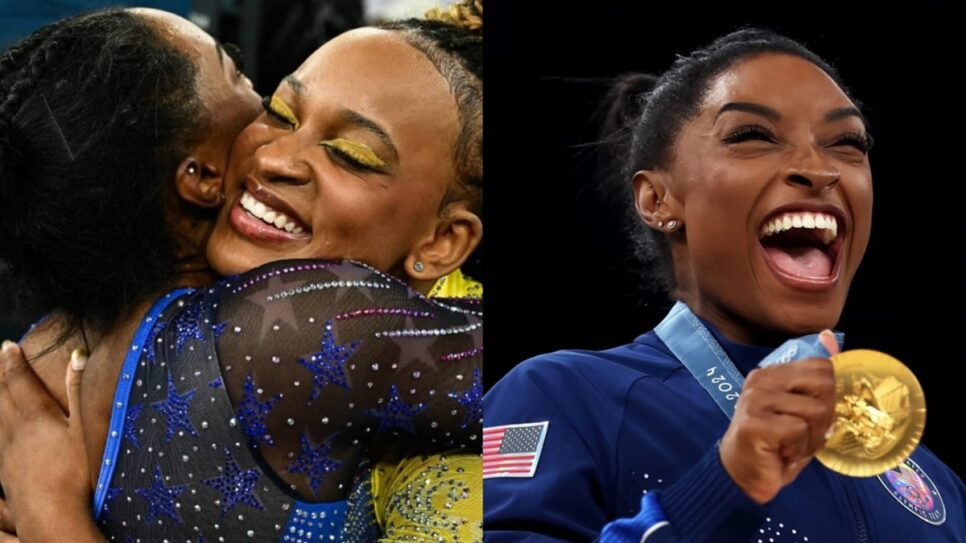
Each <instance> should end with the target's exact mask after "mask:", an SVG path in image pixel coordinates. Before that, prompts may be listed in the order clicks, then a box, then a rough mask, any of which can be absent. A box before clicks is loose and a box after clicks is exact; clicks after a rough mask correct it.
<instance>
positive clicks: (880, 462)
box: [760, 334, 926, 477]
mask: <svg viewBox="0 0 966 543" xmlns="http://www.w3.org/2000/svg"><path fill="white" fill-rule="evenodd" d="M824 337H826V338H827V337H829V336H828V335H827V334H826V335H824ZM818 338H819V336H807V337H804V338H799V339H794V340H790V341H788V342H786V343H785V344H784V345H782V346H781V347H780V348H779V349H777V350H776V351H775V352H774V353H772V355H770V356H769V357H767V358H766V359H765V360H763V361H762V363H761V364H760V367H769V366H772V365H775V364H781V363H787V362H791V361H794V360H798V359H800V358H802V357H809V356H828V354H829V353H835V354H832V356H831V361H832V368H833V370H834V373H835V418H834V422H833V424H832V426H831V427H830V428H829V432H828V434H827V435H826V437H827V441H826V443H825V447H823V448H822V449H821V450H819V451H818V453H817V454H816V457H817V458H818V460H819V462H821V463H822V464H824V465H825V466H826V467H827V468H829V469H830V470H832V471H835V472H838V473H841V474H843V475H849V476H853V477H871V476H874V475H879V474H880V473H884V472H885V471H887V470H890V469H892V468H895V467H896V466H898V465H899V464H901V463H902V461H903V460H905V459H906V458H908V457H909V455H910V454H912V451H913V450H914V449H915V448H916V446H917V445H918V444H919V440H920V439H921V437H922V432H923V429H924V428H925V424H926V401H925V397H924V396H923V391H922V387H921V386H920V385H919V381H918V380H916V377H915V375H913V373H912V371H910V370H909V368H907V367H906V366H904V365H903V364H902V363H901V362H899V361H898V360H896V359H895V358H892V357H891V356H889V355H887V354H884V353H880V352H877V351H871V350H865V349H858V350H853V351H846V352H844V353H838V352H837V351H838V349H837V347H838V345H832V344H830V343H827V340H826V343H827V344H826V345H823V344H822V343H823V342H822V341H821V340H819V339H818ZM830 347H834V350H833V349H832V348H830ZM823 350H824V352H822V351H823Z"/></svg>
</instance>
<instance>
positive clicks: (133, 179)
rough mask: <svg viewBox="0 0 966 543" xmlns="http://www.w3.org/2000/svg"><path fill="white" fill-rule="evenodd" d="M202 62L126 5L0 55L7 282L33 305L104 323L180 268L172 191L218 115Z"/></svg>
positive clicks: (0, 238)
mask: <svg viewBox="0 0 966 543" xmlns="http://www.w3.org/2000/svg"><path fill="white" fill-rule="evenodd" d="M196 71H197V68H196V66H195V64H194V63H193V62H192V61H191V59H190V58H188V57H187V56H186V55H184V54H183V53H181V52H180V51H178V50H177V49H176V48H175V47H174V46H173V45H172V44H171V43H169V42H168V41H167V39H166V38H164V37H163V36H162V35H161V34H160V33H159V32H158V31H157V30H156V28H155V27H154V26H153V24H152V23H150V22H148V21H147V20H145V19H144V18H142V17H140V16H138V15H135V14H133V13H130V12H126V11H122V10H105V11H98V12H93V13H90V14H85V15H79V16H75V17H72V18H69V19H65V20H62V21H59V22H57V23H53V24H51V25H48V26H45V27H43V28H41V29H40V30H37V31H36V32H34V33H33V34H31V35H30V36H28V37H27V38H26V39H24V40H23V41H21V42H19V43H17V44H15V45H13V46H12V47H11V48H9V49H8V50H7V51H5V52H4V53H3V54H2V56H0V260H3V261H5V262H6V264H7V266H8V268H7V270H6V272H5V276H4V277H3V278H2V282H0V288H3V289H5V290H8V291H12V292H13V293H14V297H15V298H16V300H17V302H18V304H19V305H20V306H21V307H22V308H23V309H26V310H27V311H30V312H36V313H40V312H50V311H54V310H60V311H62V312H63V313H64V315H65V317H67V320H68V323H69V324H70V325H72V326H69V327H68V328H69V331H70V330H74V329H76V326H77V325H79V324H81V323H84V324H89V325H91V326H92V327H95V328H104V327H107V326H109V325H110V324H112V323H113V322H114V321H115V319H116V318H118V316H119V315H120V314H121V313H122V312H123V311H125V310H128V309H130V308H132V307H133V305H134V304H135V303H137V302H140V301H141V300H142V299H143V298H144V297H145V296H147V295H148V294H149V293H151V292H154V291H156V290H157V289H158V288H160V287H161V286H162V285H163V283H164V282H165V280H166V279H167V278H169V277H170V273H171V271H172V269H173V265H174V241H173V240H171V239H170V238H171V236H170V235H169V232H168V228H167V225H166V221H165V215H164V209H163V201H164V196H165V193H166V192H167V191H170V190H171V185H172V183H171V181H172V175H173V172H174V171H175V169H176V167H177V164H178V163H179V162H180V160H181V158H183V157H184V156H185V155H186V154H187V153H188V152H189V151H190V148H191V147H192V146H193V145H195V144H196V143H197V141H199V140H200V138H201V136H202V135H203V134H204V133H205V131H206V130H207V126H208V124H207V123H208V120H207V119H208V118H207V112H206V111H205V109H204V106H203V104H202V103H201V102H200V100H199V99H198V98H197V92H196V89H195V78H196Z"/></svg>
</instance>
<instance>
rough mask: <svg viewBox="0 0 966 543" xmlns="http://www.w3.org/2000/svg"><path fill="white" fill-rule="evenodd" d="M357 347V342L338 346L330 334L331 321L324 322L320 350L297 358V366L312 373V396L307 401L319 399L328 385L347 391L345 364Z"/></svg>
mask: <svg viewBox="0 0 966 543" xmlns="http://www.w3.org/2000/svg"><path fill="white" fill-rule="evenodd" d="M358 346H359V344H358V343H357V342H352V343H350V344H348V345H339V344H338V343H337V342H336V340H335V334H334V333H333V332H332V321H326V323H325V333H324V334H323V335H322V350H320V351H318V352H315V353H312V354H311V355H309V356H307V357H305V358H299V364H301V365H303V366H305V367H306V368H308V370H309V371H311V372H312V396H311V397H310V398H309V401H310V402H311V401H314V400H315V399H316V398H318V397H319V393H320V392H322V389H323V388H324V387H325V386H326V385H329V384H332V385H338V386H340V387H342V388H344V389H346V390H349V388H350V386H349V379H348V376H347V375H346V373H345V363H346V361H347V360H349V357H351V356H352V353H354V352H355V350H356V348H357V347H358Z"/></svg>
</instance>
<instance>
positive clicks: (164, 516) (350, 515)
mask: <svg viewBox="0 0 966 543" xmlns="http://www.w3.org/2000/svg"><path fill="white" fill-rule="evenodd" d="M478 308H479V307H478V306H475V309H474V307H473V306H466V304H463V306H457V305H455V304H453V303H450V302H449V301H448V300H444V301H443V303H435V302H433V301H430V300H428V299H426V298H424V297H423V296H421V295H419V294H418V293H416V292H414V291H412V290H410V289H408V288H407V287H406V286H405V285H404V284H402V283H401V282H399V281H398V280H396V279H394V278H391V277H389V276H387V275H384V274H382V273H380V272H378V271H376V270H374V269H372V268H369V267H366V266H362V265H358V264H354V263H346V262H334V261H286V262H277V263H273V264H269V265H266V266H263V267H261V268H258V269H256V270H253V271H251V272H248V273H246V274H244V275H242V276H238V277H234V278H228V279H225V280H222V281H220V282H218V283H216V284H215V285H214V286H212V287H211V288H208V289H205V290H202V291H197V292H189V291H175V292H172V293H169V294H168V295H166V296H164V297H162V298H161V299H160V300H158V301H157V302H156V303H155V305H154V307H153V308H152V309H151V310H150V311H149V312H148V314H147V315H146V316H145V318H144V320H143V321H142V323H141V325H140V327H139V329H138V330H137V332H136V333H135V336H134V340H133V341H132V345H131V349H130V352H129V354H128V358H127V360H126V361H125V364H124V366H123V369H122V371H121V374H120V376H119V380H118V386H117V390H116V394H115V400H114V409H113V413H112V418H111V425H110V428H109V431H108V438H107V443H106V447H105V452H104V458H103V461H102V464H101V472H100V474H99V478H98V482H97V487H96V490H95V498H94V507H95V514H96V515H97V517H98V522H99V526H100V527H101V529H102V531H103V532H104V533H105V534H106V535H107V537H108V538H109V539H110V540H112V541H121V542H126V541H132V542H135V543H137V542H147V541H170V542H175V541H178V542H181V541H186V542H191V543H196V542H199V541H207V542H234V541H285V542H315V541H326V542H331V541H371V540H374V539H376V538H378V537H379V534H378V530H377V527H376V523H375V519H374V514H373V511H372V507H371V496H370V494H369V492H370V485H369V474H370V471H369V470H368V469H367V465H370V464H371V463H376V462H379V461H380V460H383V459H385V458H401V457H413V456H415V455H420V454H432V453H437V452H442V451H460V452H466V453H475V454H479V452H480V445H479V439H478V436H479V432H480V429H481V427H480V418H481V407H480V397H481V394H482V376H481V366H482V329H481V328H482V321H481V318H480V313H479V311H477V309H478ZM444 469H445V468H444ZM463 498H465V496H460V495H458V494H457V495H454V499H455V500H457V501H458V500H460V499H463Z"/></svg>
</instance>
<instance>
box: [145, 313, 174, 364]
mask: <svg viewBox="0 0 966 543" xmlns="http://www.w3.org/2000/svg"><path fill="white" fill-rule="evenodd" d="M167 327H168V323H167V322H164V321H161V322H159V323H157V324H156V325H155V326H154V328H152V329H151V333H150V334H148V339H146V340H145V341H144V346H143V347H142V350H143V351H144V358H146V359H147V361H148V362H150V363H151V364H154V361H155V360H157V359H158V338H159V337H160V336H161V332H163V331H164V329H165V328H167Z"/></svg>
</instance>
